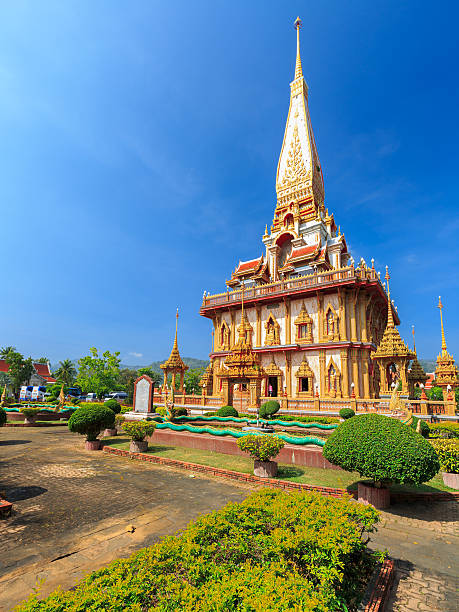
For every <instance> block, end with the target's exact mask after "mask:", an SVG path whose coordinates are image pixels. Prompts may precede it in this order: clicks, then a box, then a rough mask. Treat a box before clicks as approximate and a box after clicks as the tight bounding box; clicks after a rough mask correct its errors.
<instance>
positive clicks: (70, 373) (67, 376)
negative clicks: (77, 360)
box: [54, 359, 77, 387]
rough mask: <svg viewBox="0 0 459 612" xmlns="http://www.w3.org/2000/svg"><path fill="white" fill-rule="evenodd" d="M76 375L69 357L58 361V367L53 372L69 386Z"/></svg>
mask: <svg viewBox="0 0 459 612" xmlns="http://www.w3.org/2000/svg"><path fill="white" fill-rule="evenodd" d="M76 375H77V371H76V368H75V366H74V364H73V362H72V361H71V360H70V359H64V361H60V362H59V368H58V369H57V370H56V371H55V372H54V376H55V377H56V378H57V379H58V380H60V381H62V382H63V383H65V384H66V385H68V386H69V387H71V386H72V385H73V383H74V382H75V379H76Z"/></svg>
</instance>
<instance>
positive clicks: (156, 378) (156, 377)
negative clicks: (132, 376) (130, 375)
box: [137, 366, 163, 387]
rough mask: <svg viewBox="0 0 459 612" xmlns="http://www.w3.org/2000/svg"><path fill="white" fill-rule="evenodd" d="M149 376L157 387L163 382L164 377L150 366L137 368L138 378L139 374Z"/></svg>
mask: <svg viewBox="0 0 459 612" xmlns="http://www.w3.org/2000/svg"><path fill="white" fill-rule="evenodd" d="M144 375H145V376H149V377H150V378H151V380H152V381H153V383H154V386H155V387H159V386H160V385H161V383H162V382H163V377H162V376H161V374H159V373H158V372H155V370H153V369H152V368H151V367H150V366H148V367H145V368H139V369H138V370H137V378H138V377H139V376H144Z"/></svg>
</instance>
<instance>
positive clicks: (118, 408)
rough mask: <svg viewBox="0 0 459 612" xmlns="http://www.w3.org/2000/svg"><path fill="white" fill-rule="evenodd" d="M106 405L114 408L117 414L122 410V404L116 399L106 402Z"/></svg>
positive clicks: (111, 408)
mask: <svg viewBox="0 0 459 612" xmlns="http://www.w3.org/2000/svg"><path fill="white" fill-rule="evenodd" d="M104 406H107V408H110V410H113V412H114V413H115V414H119V413H120V412H121V404H119V403H118V402H117V401H116V400H115V399H110V400H107V401H106V402H104Z"/></svg>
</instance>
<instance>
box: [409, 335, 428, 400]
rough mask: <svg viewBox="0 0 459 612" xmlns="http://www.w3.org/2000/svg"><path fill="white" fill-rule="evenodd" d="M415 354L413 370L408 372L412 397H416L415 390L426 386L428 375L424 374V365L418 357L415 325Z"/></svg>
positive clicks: (412, 364) (412, 363)
mask: <svg viewBox="0 0 459 612" xmlns="http://www.w3.org/2000/svg"><path fill="white" fill-rule="evenodd" d="M413 353H414V359H413V361H412V362H411V368H410V370H409V371H408V387H409V390H410V397H414V388H415V387H420V386H421V385H425V384H426V380H427V374H426V373H425V372H424V369H423V367H422V365H421V364H420V363H419V361H418V355H417V352H416V340H415V338H414V325H413Z"/></svg>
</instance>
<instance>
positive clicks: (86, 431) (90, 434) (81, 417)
mask: <svg viewBox="0 0 459 612" xmlns="http://www.w3.org/2000/svg"><path fill="white" fill-rule="evenodd" d="M114 424H115V413H114V412H113V410H110V408H107V407H106V406H102V405H101V404H85V405H84V406H81V407H80V408H77V409H76V410H75V412H74V413H73V414H72V416H71V417H70V419H69V422H68V427H69V429H70V431H73V432H75V433H79V434H83V435H85V436H86V439H87V440H88V441H94V440H97V436H98V435H99V433H100V432H101V430H102V429H106V428H111V427H113V425H114Z"/></svg>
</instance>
